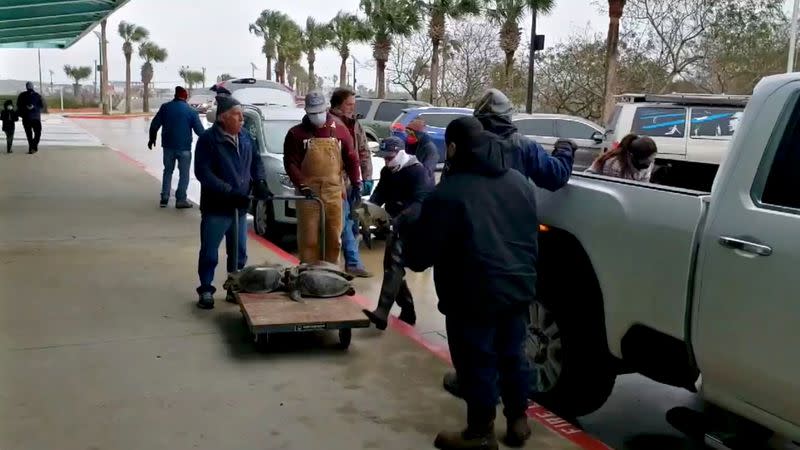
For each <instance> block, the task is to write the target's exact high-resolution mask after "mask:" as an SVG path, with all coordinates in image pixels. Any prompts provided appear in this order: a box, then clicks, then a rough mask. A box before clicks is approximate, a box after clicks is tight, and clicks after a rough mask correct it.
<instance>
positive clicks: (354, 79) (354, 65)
mask: <svg viewBox="0 0 800 450" xmlns="http://www.w3.org/2000/svg"><path fill="white" fill-rule="evenodd" d="M351 58H353V90H354V91H355V90H356V57H355V56H351Z"/></svg>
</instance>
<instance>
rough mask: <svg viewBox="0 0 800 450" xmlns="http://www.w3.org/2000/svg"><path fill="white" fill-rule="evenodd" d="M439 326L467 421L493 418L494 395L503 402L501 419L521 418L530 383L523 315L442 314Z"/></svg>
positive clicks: (523, 413)
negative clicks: (470, 317) (478, 316)
mask: <svg viewBox="0 0 800 450" xmlns="http://www.w3.org/2000/svg"><path fill="white" fill-rule="evenodd" d="M445 323H446V327H447V343H448V345H449V347H450V356H451V358H452V360H453V366H454V367H455V369H456V376H457V377H458V383H459V385H460V386H461V387H462V392H463V394H464V400H466V402H467V420H468V421H469V422H470V423H473V422H474V423H478V424H479V423H481V422H482V421H485V420H488V419H489V418H494V411H495V407H496V406H497V400H498V396H501V397H502V398H503V406H504V411H503V413H504V415H505V416H506V418H508V419H511V420H513V419H516V418H519V417H523V416H524V415H525V410H526V409H527V408H528V386H529V384H528V383H529V380H530V375H529V372H530V368H529V365H528V359H527V358H526V357H525V339H526V338H527V332H528V327H527V320H526V319H525V315H524V314H511V315H507V316H504V317H494V318H485V319H474V320H464V319H461V318H458V317H452V316H447V317H446V319H445ZM498 381H499V383H498ZM498 384H499V386H498ZM498 391H499V392H498Z"/></svg>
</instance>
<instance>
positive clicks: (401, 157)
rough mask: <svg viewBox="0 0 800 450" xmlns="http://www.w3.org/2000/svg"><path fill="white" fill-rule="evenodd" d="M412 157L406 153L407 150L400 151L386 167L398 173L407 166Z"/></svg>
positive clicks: (387, 162)
mask: <svg viewBox="0 0 800 450" xmlns="http://www.w3.org/2000/svg"><path fill="white" fill-rule="evenodd" d="M410 158H411V157H410V156H409V155H408V153H406V151H405V150H400V151H399V152H397V156H395V157H394V159H392V160H391V161H386V167H388V168H389V169H391V170H392V172H397V171H398V170H400V169H401V168H402V167H403V165H405V164H406V163H407V162H408V160H409V159H410Z"/></svg>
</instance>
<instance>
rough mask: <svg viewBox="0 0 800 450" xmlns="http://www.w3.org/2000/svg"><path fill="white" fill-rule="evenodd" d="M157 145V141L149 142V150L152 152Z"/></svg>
mask: <svg viewBox="0 0 800 450" xmlns="http://www.w3.org/2000/svg"><path fill="white" fill-rule="evenodd" d="M155 145H156V141H147V148H149V149H150V150H152V149H153V147H154V146H155Z"/></svg>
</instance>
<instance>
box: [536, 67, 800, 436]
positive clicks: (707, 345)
mask: <svg viewBox="0 0 800 450" xmlns="http://www.w3.org/2000/svg"><path fill="white" fill-rule="evenodd" d="M537 196H538V202H539V203H538V207H539V218H540V221H541V223H542V225H541V226H540V230H541V233H540V260H539V294H540V297H539V299H538V300H537V302H536V303H535V304H534V306H533V307H532V310H531V321H532V333H531V340H530V345H529V347H528V351H529V355H530V357H531V358H532V359H533V361H534V363H535V367H536V371H537V373H538V384H539V390H540V391H541V393H540V394H538V397H537V400H538V401H539V402H540V403H542V404H544V405H546V406H550V407H551V408H553V409H554V410H555V411H556V412H560V413H562V414H566V415H570V416H573V417H574V416H581V415H585V414H588V413H590V412H592V411H594V410H596V409H598V408H599V407H600V406H602V405H603V403H604V402H605V401H606V399H607V398H608V396H609V395H610V393H611V389H612V387H613V385H614V380H615V378H616V376H617V375H618V374H621V373H631V372H639V373H641V374H643V375H645V376H647V377H649V378H652V379H653V380H656V381H659V382H662V383H666V384H669V385H673V386H678V387H683V388H686V389H689V390H692V391H697V390H698V389H699V392H700V395H701V396H702V398H703V399H705V400H706V401H708V402H709V403H711V404H713V405H715V406H718V407H720V408H722V409H724V410H726V411H729V412H731V413H734V414H736V415H738V416H741V417H744V418H746V419H749V420H751V421H753V422H755V423H757V424H760V425H762V426H764V427H767V428H769V429H770V430H773V431H775V432H777V433H779V434H781V435H783V436H787V437H790V438H792V439H795V440H800V74H789V75H779V76H772V77H767V78H765V79H763V80H762V81H761V82H760V83H759V84H758V86H757V87H756V89H755V91H754V93H753V96H752V98H751V100H750V102H749V103H748V105H747V107H746V108H745V111H744V114H743V116H742V118H741V122H740V124H739V128H738V129H737V132H736V133H735V135H734V137H733V140H732V141H731V144H730V148H729V153H728V156H727V157H726V159H725V160H724V162H723V163H722V165H721V166H720V168H719V171H718V173H717V176H716V179H715V181H714V184H713V187H712V188H711V192H710V193H709V192H698V191H689V190H684V189H680V188H672V187H669V186H663V185H657V184H646V183H638V182H632V181H626V180H620V179H614V178H608V177H603V176H597V175H590V174H583V173H575V174H574V175H573V176H572V179H571V180H570V183H569V185H568V186H566V187H565V188H564V189H562V190H560V191H557V192H549V191H545V190H538V191H537ZM701 375H702V376H701Z"/></svg>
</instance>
